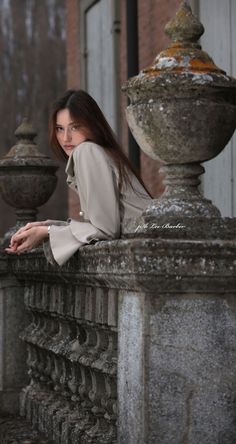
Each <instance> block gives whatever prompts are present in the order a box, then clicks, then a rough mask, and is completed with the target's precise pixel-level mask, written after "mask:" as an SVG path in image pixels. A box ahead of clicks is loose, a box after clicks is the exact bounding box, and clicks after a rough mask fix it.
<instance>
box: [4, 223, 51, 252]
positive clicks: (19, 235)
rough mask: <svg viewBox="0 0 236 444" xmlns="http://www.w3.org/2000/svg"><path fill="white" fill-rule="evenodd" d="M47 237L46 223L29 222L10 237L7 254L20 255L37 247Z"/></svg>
mask: <svg viewBox="0 0 236 444" xmlns="http://www.w3.org/2000/svg"><path fill="white" fill-rule="evenodd" d="M47 237H48V224H47V221H43V222H30V223H27V224H26V225H25V226H24V227H21V228H20V229H19V230H18V231H16V233H15V234H14V235H13V236H12V238H11V240H10V244H9V247H8V248H6V249H5V251H6V252H7V253H15V254H21V253H25V252H27V251H30V250H33V249H34V248H36V247H38V246H39V245H40V244H41V243H42V242H43V241H44V240H45V239H46V238H47Z"/></svg>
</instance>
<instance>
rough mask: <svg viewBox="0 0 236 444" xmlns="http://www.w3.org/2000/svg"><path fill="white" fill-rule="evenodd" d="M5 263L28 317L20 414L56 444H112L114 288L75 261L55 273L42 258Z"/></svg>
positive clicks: (87, 265) (114, 426)
mask: <svg viewBox="0 0 236 444" xmlns="http://www.w3.org/2000/svg"><path fill="white" fill-rule="evenodd" d="M90 250H91V248H90ZM82 257H83V256H82ZM10 263H11V265H10V264H9V266H10V267H11V269H12V274H15V276H17V279H18V281H19V282H21V283H22V286H23V287H24V300H25V306H26V309H27V311H28V312H29V313H30V315H31V323H30V324H29V325H28V326H27V327H26V329H25V330H24V332H23V333H21V339H23V341H24V342H25V343H26V344H27V352H28V359H27V366H28V368H29V375H30V384H29V385H28V386H27V387H26V388H25V389H24V390H23V392H22V395H21V414H22V415H24V416H26V417H27V419H29V420H30V421H31V422H32V424H33V425H34V426H35V427H36V428H38V429H39V430H40V431H42V432H44V433H45V434H46V436H47V437H48V439H49V440H53V441H55V442H57V443H59V442H60V443H63V444H66V443H69V442H71V443H77V442H84V443H90V442H91V443H92V442H96V443H99V442H101V443H102V442H103V443H115V442H116V411H117V407H116V397H117V396H116V391H117V389H116V385H117V384H116V378H117V375H116V374H117V301H118V295H117V289H115V288H112V285H111V286H110V288H108V287H107V286H106V285H105V282H102V280H103V277H102V275H100V276H99V273H97V276H93V277H92V276H91V277H90V275H89V268H90V267H89V260H87V261H86V271H85V270H84V271H82V270H81V266H82V264H81V263H80V265H78V264H77V263H76V260H74V261H72V262H71V263H70V265H69V266H68V267H66V268H65V269H64V270H63V271H61V270H60V269H59V268H58V269H56V270H55V268H53V267H51V266H50V265H47V264H46V261H45V258H44V256H43V255H42V254H40V253H39V254H33V253H32V254H31V255H25V257H23V256H21V257H20V258H10ZM93 270H94V269H93ZM82 274H83V278H82V279H81V275H82Z"/></svg>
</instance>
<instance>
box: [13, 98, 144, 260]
mask: <svg viewBox="0 0 236 444" xmlns="http://www.w3.org/2000/svg"><path fill="white" fill-rule="evenodd" d="M50 145H51V147H52V149H53V150H54V151H56V153H57V155H59V156H60V157H61V158H62V159H64V160H67V166H66V173H67V183H68V185H69V186H70V187H71V188H73V189H74V190H76V192H77V194H78V196H79V199H80V207H81V212H80V214H79V220H68V221H67V222H60V221H53V220H47V221H42V222H32V223H28V224H27V225H25V226H24V227H22V228H20V229H19V230H18V231H17V232H16V233H15V234H14V235H13V236H12V238H11V241H10V245H9V248H7V249H6V251H7V252H8V253H17V254H20V253H22V252H26V251H30V250H32V249H33V248H35V247H37V246H38V245H40V244H41V243H42V242H44V251H45V254H46V257H47V258H48V260H49V261H51V262H52V261H56V262H57V263H58V264H59V265H62V264H64V263H65V262H66V261H67V260H68V259H69V258H70V257H71V256H72V255H73V254H74V253H75V252H76V251H77V250H78V248H80V246H82V245H84V244H89V243H91V242H95V241H98V240H102V239H103V240H104V239H114V238H119V237H120V232H121V223H122V222H123V220H124V219H128V218H136V217H138V216H140V214H141V213H142V212H143V210H144V208H146V207H147V205H148V203H149V202H150V199H151V196H150V194H149V193H148V191H147V190H146V188H145V185H144V184H143V181H142V179H141V178H140V177H139V175H138V174H137V173H136V172H135V171H134V169H133V167H132V166H131V164H130V162H129V160H128V159H127V157H126V156H125V154H124V153H123V152H122V150H121V148H120V146H119V144H118V143H117V141H116V140H115V137H114V135H113V132H112V130H111V128H110V126H109V124H108V123H107V121H106V119H105V117H104V115H103V114H102V112H101V110H100V108H99V107H98V105H97V103H96V102H95V100H94V99H93V98H92V97H91V96H90V95H89V94H87V93H86V92H84V91H81V90H78V91H74V90H69V91H67V92H66V94H65V95H64V96H63V97H62V98H60V99H59V100H58V101H57V102H56V103H55V104H54V107H53V110H52V114H51V118H50ZM45 241H48V242H45ZM50 258H51V259H50Z"/></svg>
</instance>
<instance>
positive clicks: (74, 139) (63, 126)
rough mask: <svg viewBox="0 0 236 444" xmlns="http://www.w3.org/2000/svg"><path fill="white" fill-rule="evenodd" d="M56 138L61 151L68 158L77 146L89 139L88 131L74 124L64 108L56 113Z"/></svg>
mask: <svg viewBox="0 0 236 444" xmlns="http://www.w3.org/2000/svg"><path fill="white" fill-rule="evenodd" d="M56 137H57V141H58V143H59V144H60V146H61V147H62V149H63V151H65V153H66V154H67V156H70V154H71V153H72V151H73V150H74V149H75V147H76V146H77V145H79V144H80V143H82V142H85V140H87V139H88V138H89V131H88V130H87V129H86V128H84V127H82V126H79V125H78V123H76V122H74V121H73V119H72V118H71V116H70V112H69V110H68V109H67V108H65V109H62V110H61V111H58V113H57V116H56Z"/></svg>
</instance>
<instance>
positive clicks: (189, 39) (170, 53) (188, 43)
mask: <svg viewBox="0 0 236 444" xmlns="http://www.w3.org/2000/svg"><path fill="white" fill-rule="evenodd" d="M165 33H166V34H167V35H168V36H169V37H170V39H171V44H170V46H169V47H168V48H167V49H165V50H164V51H162V52H160V54H158V55H157V57H156V58H155V60H154V63H153V65H152V66H150V67H148V68H146V69H144V70H143V72H144V73H149V74H152V73H153V74H155V75H158V74H159V73H162V72H170V71H171V72H179V73H181V72H191V73H210V72H211V73H222V74H225V72H224V71H222V70H221V69H220V68H218V67H217V66H216V65H215V63H214V62H213V60H212V59H211V57H210V56H209V55H208V54H207V53H206V52H205V51H202V49H201V46H200V45H199V44H198V40H199V39H200V37H201V36H202V34H203V33H204V27H203V25H202V24H201V23H200V21H199V20H198V18H197V17H195V16H194V15H193V14H192V10H191V7H190V6H189V4H188V2H187V1H183V2H182V3H181V5H180V8H179V10H178V11H177V13H176V16H175V18H174V19H173V20H171V21H170V22H168V23H167V25H166V27H165Z"/></svg>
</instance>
